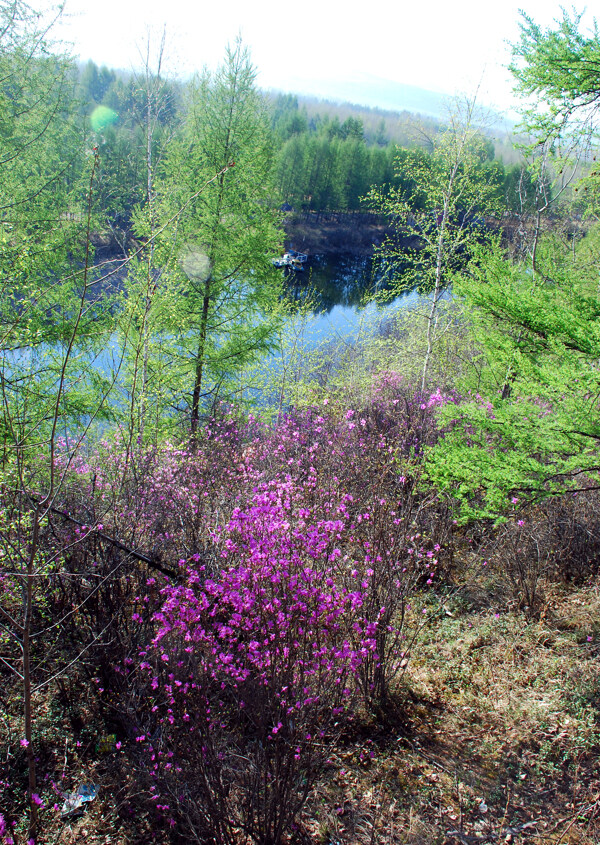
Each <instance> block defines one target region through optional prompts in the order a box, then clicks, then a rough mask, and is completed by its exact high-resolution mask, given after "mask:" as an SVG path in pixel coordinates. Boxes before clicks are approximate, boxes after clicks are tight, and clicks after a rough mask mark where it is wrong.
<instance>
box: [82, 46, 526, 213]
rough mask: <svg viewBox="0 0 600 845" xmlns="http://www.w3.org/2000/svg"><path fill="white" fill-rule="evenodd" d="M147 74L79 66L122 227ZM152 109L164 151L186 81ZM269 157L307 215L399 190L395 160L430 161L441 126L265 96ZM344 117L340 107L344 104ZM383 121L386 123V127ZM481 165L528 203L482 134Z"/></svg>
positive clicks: (512, 203) (106, 192) (171, 86)
mask: <svg viewBox="0 0 600 845" xmlns="http://www.w3.org/2000/svg"><path fill="white" fill-rule="evenodd" d="M146 82H147V80H146V78H145V77H144V76H143V75H136V74H133V73H124V72H122V71H115V70H112V69H109V68H107V67H101V68H99V67H97V66H96V65H95V64H94V63H93V62H92V61H89V62H88V63H87V64H86V65H84V66H79V67H78V69H77V96H78V97H79V101H80V107H79V113H80V117H81V119H82V120H83V121H84V123H85V122H86V121H88V120H89V118H90V115H92V114H93V112H94V109H95V108H97V107H102V108H104V109H110V110H111V112H110V114H109V113H108V112H107V113H106V114H105V124H104V125H103V126H102V130H101V133H100V137H99V142H100V149H101V152H102V164H101V170H100V175H101V179H100V185H101V198H100V197H99V201H101V202H102V203H104V204H105V213H106V215H107V219H108V220H109V221H110V222H111V224H112V225H115V226H126V225H128V223H129V221H130V219H131V214H132V212H133V209H134V207H135V204H136V203H137V202H140V201H141V199H142V197H143V195H144V189H145V188H144V172H145V158H146V155H147V149H146V142H145V140H144V139H145V129H144V126H145V123H146V121H147V116H148V107H149V103H148V96H147V85H146ZM152 97H153V101H154V104H153V106H152V108H153V109H154V110H155V112H156V117H155V122H156V127H155V130H154V140H153V144H154V145H155V147H156V150H159V149H162V145H163V144H165V143H166V142H167V140H168V138H170V137H172V136H173V135H174V134H175V133H176V132H177V131H178V127H179V126H180V124H181V122H182V121H183V120H184V117H185V112H186V109H187V107H188V105H187V97H186V86H185V84H184V83H181V82H177V81H173V80H168V79H165V80H161V81H160V84H159V85H158V87H157V88H156V89H155V90H153V93H152ZM266 99H267V103H268V109H269V114H270V126H271V141H272V146H273V157H274V174H275V179H274V185H273V187H274V197H273V201H274V202H279V203H280V204H282V205H284V206H286V207H288V206H289V207H291V208H293V209H294V210H303V211H343V210H356V209H359V208H361V207H364V198H365V196H366V195H367V194H368V192H369V191H370V190H371V189H373V188H382V187H383V186H393V187H395V188H398V187H400V186H401V177H400V176H399V173H398V168H397V167H396V164H397V163H398V160H401V159H402V157H403V156H405V155H406V154H407V152H408V150H414V149H419V150H421V151H422V155H423V156H424V157H426V156H427V155H428V154H429V153H430V152H431V150H432V149H433V145H434V140H433V139H434V138H435V137H437V136H439V135H440V134H441V133H443V131H444V125H443V123H442V122H441V121H439V120H434V119H432V118H425V117H420V116H416V115H412V116H411V115H409V114H407V113H404V114H403V115H395V114H391V113H390V114H388V115H386V113H381V112H377V111H374V110H369V109H362V110H361V109H359V108H357V107H351V108H350V109H349V110H347V111H349V113H348V114H347V116H345V117H344V118H343V119H340V117H339V116H338V113H337V112H338V111H340V107H336V105H335V104H329V103H319V102H318V101H311V100H307V101H306V103H305V102H304V101H303V99H302V98H299V97H298V96H297V95H294V94H269V95H267V97H266ZM341 113H342V115H343V114H344V113H345V112H344V110H343V109H342V110H341ZM388 123H389V127H388ZM482 139H483V143H482V145H481V150H480V156H481V164H482V167H483V169H484V170H485V173H486V178H487V179H488V180H489V181H490V182H491V183H493V184H494V186H495V188H496V194H497V198H498V200H499V202H500V204H501V205H503V206H504V207H505V208H506V210H508V211H510V212H520V211H521V210H522V208H523V204H524V202H525V203H527V202H530V201H531V194H532V187H531V183H530V182H531V180H530V174H529V172H528V171H527V169H526V168H525V167H524V166H523V164H519V163H512V164H509V165H506V166H505V165H504V163H503V161H502V159H501V158H496V157H495V155H494V142H493V140H492V139H491V137H489V136H487V135H486V134H485V133H483V132H482Z"/></svg>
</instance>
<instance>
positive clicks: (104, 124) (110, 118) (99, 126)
mask: <svg viewBox="0 0 600 845" xmlns="http://www.w3.org/2000/svg"><path fill="white" fill-rule="evenodd" d="M118 117H119V115H118V114H117V113H116V111H113V109H109V108H108V106H96V108H95V109H94V111H93V112H92V114H91V115H90V123H91V126H92V129H93V130H94V132H103V131H104V130H105V129H107V128H108V127H109V126H112V125H113V123H116V121H117V120H118Z"/></svg>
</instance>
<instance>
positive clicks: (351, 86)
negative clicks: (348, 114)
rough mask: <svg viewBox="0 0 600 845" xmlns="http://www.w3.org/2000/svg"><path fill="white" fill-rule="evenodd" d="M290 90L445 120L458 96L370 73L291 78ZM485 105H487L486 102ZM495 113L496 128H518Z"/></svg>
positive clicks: (320, 97)
mask: <svg viewBox="0 0 600 845" xmlns="http://www.w3.org/2000/svg"><path fill="white" fill-rule="evenodd" d="M282 90H283V88H282ZM286 91H293V92H294V93H296V94H298V95H300V96H307V97H317V98H319V99H323V100H332V101H336V102H339V103H348V104H352V105H356V106H362V107H366V108H370V109H382V110H384V111H389V112H394V113H396V114H399V113H402V112H410V113H412V114H416V115H423V116H425V117H430V118H431V117H432V118H435V119H437V120H441V121H442V122H444V121H445V120H447V118H448V114H449V112H450V111H451V110H452V101H453V99H454V98H453V96H452V95H451V94H444V93H442V92H441V91H431V90H428V89H427V88H420V87H418V86H416V85H405V84H404V83H401V82H394V81H392V80H390V79H384V78H383V77H378V76H374V75H373V74H369V73H360V74H352V75H350V76H349V77H348V78H347V79H345V80H328V79H322V80H311V81H310V82H307V81H301V80H297V81H295V82H294V81H290V82H289V83H288V84H287V85H286ZM482 108H485V106H483V105H482ZM491 116H492V123H493V125H494V128H495V129H496V130H499V129H501V130H503V131H510V130H511V129H512V128H513V127H514V123H513V121H512V120H510V119H509V118H508V117H507V116H506V115H503V114H501V113H499V112H497V111H491Z"/></svg>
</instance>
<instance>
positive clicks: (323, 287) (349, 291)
mask: <svg viewBox="0 0 600 845" xmlns="http://www.w3.org/2000/svg"><path fill="white" fill-rule="evenodd" d="M389 278H390V274H389V272H387V271H386V268H383V267H382V266H381V264H379V263H377V262H376V260H375V259H374V258H373V257H364V256H351V257H347V256H328V255H315V256H311V260H310V266H309V268H308V269H307V270H304V271H302V272H295V271H293V270H292V271H290V272H289V273H288V274H287V275H286V296H287V297H288V299H289V300H290V301H291V302H293V303H296V304H298V305H303V304H306V303H307V302H310V304H311V308H312V310H313V312H314V313H315V314H319V313H329V312H330V311H331V310H332V309H333V308H334V307H335V306H336V305H341V306H342V307H345V308H358V307H360V306H361V305H362V304H364V302H365V300H366V299H367V298H368V297H369V296H371V295H372V294H374V293H378V294H382V293H383V294H384V293H385V290H386V286H387V284H388V279H389Z"/></svg>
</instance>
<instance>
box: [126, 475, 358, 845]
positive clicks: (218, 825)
mask: <svg viewBox="0 0 600 845" xmlns="http://www.w3.org/2000/svg"><path fill="white" fill-rule="evenodd" d="M342 528H343V525H342V522H341V521H340V520H317V519H314V518H312V517H311V514H310V512H309V511H308V509H306V508H302V507H297V504H296V501H295V496H294V490H293V486H292V484H291V482H290V481H289V480H288V481H286V482H283V483H273V484H270V485H266V486H265V487H264V488H263V489H262V490H260V491H259V492H257V493H256V494H255V496H254V497H253V499H252V502H251V504H250V506H249V507H248V508H246V509H245V510H241V509H237V510H236V511H235V512H234V514H233V517H232V519H231V521H230V522H229V523H228V524H227V525H226V526H225V527H224V528H223V529H221V530H220V531H219V532H218V536H217V537H216V542H217V544H218V547H219V549H220V550H221V555H222V568H221V571H220V572H219V574H218V576H216V577H215V576H211V575H209V574H207V572H206V569H205V567H204V566H203V565H202V564H201V562H200V559H199V556H195V557H194V558H193V559H192V560H191V561H189V562H188V563H184V564H182V574H183V576H184V580H183V582H182V583H181V584H178V585H168V586H165V587H164V588H163V591H162V594H163V598H164V603H163V606H162V608H161V610H160V612H159V613H157V614H156V617H155V618H156V622H157V625H158V630H157V634H156V636H155V638H154V640H153V642H152V645H151V647H150V648H149V649H148V653H147V654H146V655H145V656H144V661H143V662H142V664H141V666H142V668H143V669H144V670H145V671H146V672H147V673H148V677H149V678H151V680H150V689H151V693H152V696H153V700H154V702H155V703H154V704H153V707H152V711H154V713H153V714H152V715H153V716H154V718H155V720H156V721H155V723H152V725H151V726H149V727H148V728H147V731H152V732H153V734H154V736H155V737H156V739H154V740H153V741H151V742H149V743H148V751H149V754H150V758H151V761H152V769H151V772H152V776H153V777H154V778H155V780H156V789H157V792H156V794H157V795H162V796H163V798H162V799H160V800H162V801H163V804H162V805H161V806H164V796H165V795H170V796H171V797H172V799H175V800H176V801H177V803H178V805H179V807H180V808H181V807H182V806H184V807H185V810H184V814H185V816H186V817H187V819H188V821H189V822H190V823H191V824H192V825H193V827H194V830H195V833H196V834H200V835H205V836H208V837H211V838H212V840H213V841H217V842H224V843H225V842H227V843H228V842H234V841H236V839H235V834H234V831H235V830H236V829H241V830H242V831H244V833H246V834H247V835H248V836H249V837H250V838H251V839H252V840H253V841H254V842H257V843H278V842H280V840H281V836H282V834H283V832H284V831H285V830H287V829H288V828H289V826H290V824H291V822H292V821H293V819H294V817H295V816H296V814H297V813H298V811H299V810H300V808H301V806H302V804H303V803H304V801H305V799H306V797H307V795H308V792H309V790H310V788H311V786H312V784H313V783H314V780H315V777H316V775H317V774H318V771H319V769H320V768H321V766H322V765H323V763H324V762H325V760H326V758H327V753H328V749H329V747H330V746H331V743H332V741H333V740H334V738H335V736H336V729H337V725H338V723H340V721H341V719H342V714H343V713H344V712H345V711H346V710H347V709H348V707H349V704H350V701H351V699H352V696H353V691H354V689H355V684H354V680H353V679H354V676H355V674H356V672H357V671H359V669H360V667H361V665H362V663H363V662H364V660H365V658H366V656H367V655H369V654H370V652H371V651H372V650H373V648H374V641H373V639H372V638H370V637H369V636H368V633H367V631H366V630H365V626H364V625H363V621H362V607H363V604H364V601H365V593H364V590H363V589H362V587H361V586H360V585H356V584H355V585H353V589H352V590H349V589H346V588H344V587H343V586H340V585H339V584H338V583H337V581H336V579H335V577H334V571H333V566H332V564H333V562H334V561H335V560H336V559H337V558H338V557H339V556H340V554H341V552H340V550H339V548H338V544H339V540H340V539H341V530H342ZM351 626H353V627H354V629H355V630H356V632H357V633H358V634H360V637H357V642H354V643H353V642H351V641H350V639H349V638H348V636H347V632H348V629H349V627H351ZM157 800H158V799H157Z"/></svg>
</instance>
